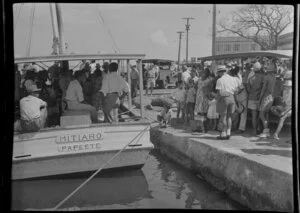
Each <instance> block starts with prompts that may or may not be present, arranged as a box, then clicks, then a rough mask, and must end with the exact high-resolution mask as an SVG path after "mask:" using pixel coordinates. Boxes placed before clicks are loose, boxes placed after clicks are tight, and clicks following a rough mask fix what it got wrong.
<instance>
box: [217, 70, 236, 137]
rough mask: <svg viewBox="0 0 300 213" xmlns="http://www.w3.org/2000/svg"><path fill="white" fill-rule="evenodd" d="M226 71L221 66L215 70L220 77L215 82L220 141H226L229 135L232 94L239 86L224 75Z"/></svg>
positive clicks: (232, 108) (232, 104) (232, 110)
mask: <svg viewBox="0 0 300 213" xmlns="http://www.w3.org/2000/svg"><path fill="white" fill-rule="evenodd" d="M226 71H227V69H226V67H225V66H223V65H221V66H218V68H217V71H216V72H217V74H218V75H219V76H221V77H220V78H219V79H218V80H217V84H216V90H217V91H218V99H217V112H218V113H219V115H220V123H221V124H222V125H221V129H222V132H221V135H220V136H218V137H217V139H220V140H225V139H226V140H228V139H230V135H231V125H232V115H233V113H234V112H235V99H234V94H235V93H236V92H237V90H238V87H239V86H240V85H239V83H238V81H236V79H235V78H234V77H232V76H230V75H228V74H227V73H226Z"/></svg>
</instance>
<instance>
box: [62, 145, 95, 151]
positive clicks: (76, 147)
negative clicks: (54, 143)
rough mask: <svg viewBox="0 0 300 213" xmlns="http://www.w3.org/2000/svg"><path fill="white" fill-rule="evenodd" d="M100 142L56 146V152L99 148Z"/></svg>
mask: <svg viewBox="0 0 300 213" xmlns="http://www.w3.org/2000/svg"><path fill="white" fill-rule="evenodd" d="M100 148H101V144H100V143H86V144H72V145H62V146H59V147H58V152H74V151H84V150H91V149H100Z"/></svg>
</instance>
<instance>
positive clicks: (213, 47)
mask: <svg viewBox="0 0 300 213" xmlns="http://www.w3.org/2000/svg"><path fill="white" fill-rule="evenodd" d="M216 10H217V6H216V4H213V22H212V55H213V56H214V55H215V54H216Z"/></svg>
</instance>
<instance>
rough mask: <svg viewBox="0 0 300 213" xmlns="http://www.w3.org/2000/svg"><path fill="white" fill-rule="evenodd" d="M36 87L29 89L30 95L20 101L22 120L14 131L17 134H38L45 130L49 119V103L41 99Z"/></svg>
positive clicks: (16, 123) (15, 126)
mask: <svg viewBox="0 0 300 213" xmlns="http://www.w3.org/2000/svg"><path fill="white" fill-rule="evenodd" d="M40 91H41V89H38V88H37V86H36V85H31V86H30V87H29V88H28V93H29V95H28V96H26V97H24V98H22V99H21V101H20V115H21V119H20V120H18V121H16V122H15V125H14V130H15V131H17V132H36V131H39V130H40V129H42V128H44V126H45V123H46V119H47V103H46V102H44V101H43V100H41V99H39V98H38V97H39V95H40V94H39V93H40Z"/></svg>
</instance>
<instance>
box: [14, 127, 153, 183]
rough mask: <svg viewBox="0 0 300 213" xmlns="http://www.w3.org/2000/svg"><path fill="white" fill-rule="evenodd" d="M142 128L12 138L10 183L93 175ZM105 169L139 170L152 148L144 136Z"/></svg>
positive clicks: (78, 130) (83, 129)
mask: <svg viewBox="0 0 300 213" xmlns="http://www.w3.org/2000/svg"><path fill="white" fill-rule="evenodd" d="M145 127H146V125H122V126H121V125H119V126H108V125H107V126H93V127H81V128H72V129H65V130H63V131H62V130H54V131H53V130H52V131H41V132H37V133H27V134H22V135H16V136H15V137H14V149H13V166H12V179H13V180H19V179H28V178H38V177H45V176H53V175H65V174H71V173H78V172H88V171H95V170H97V169H99V168H100V167H102V166H103V165H104V164H105V163H106V162H107V161H108V160H110V159H111V158H112V157H113V156H115V155H116V154H117V153H118V152H119V151H120V150H121V149H122V148H124V147H125V146H126V144H128V143H129V142H130V141H131V140H132V139H133V138H134V137H135V136H137V135H138V134H139V133H140V132H141V131H142V130H143V129H145ZM132 144H136V145H135V146H128V147H127V148H126V149H125V150H123V151H122V152H121V153H120V154H119V155H118V156H117V157H115V158H114V159H113V160H112V161H111V162H110V163H109V164H108V165H106V166H105V167H104V170H107V169H117V168H127V167H142V166H143V165H144V164H145V162H146V160H147V156H148V154H149V152H150V150H151V149H153V145H152V144H151V143H150V136H149V130H147V131H146V132H144V134H143V135H141V137H138V138H137V140H135V141H134V142H133V143H132Z"/></svg>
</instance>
